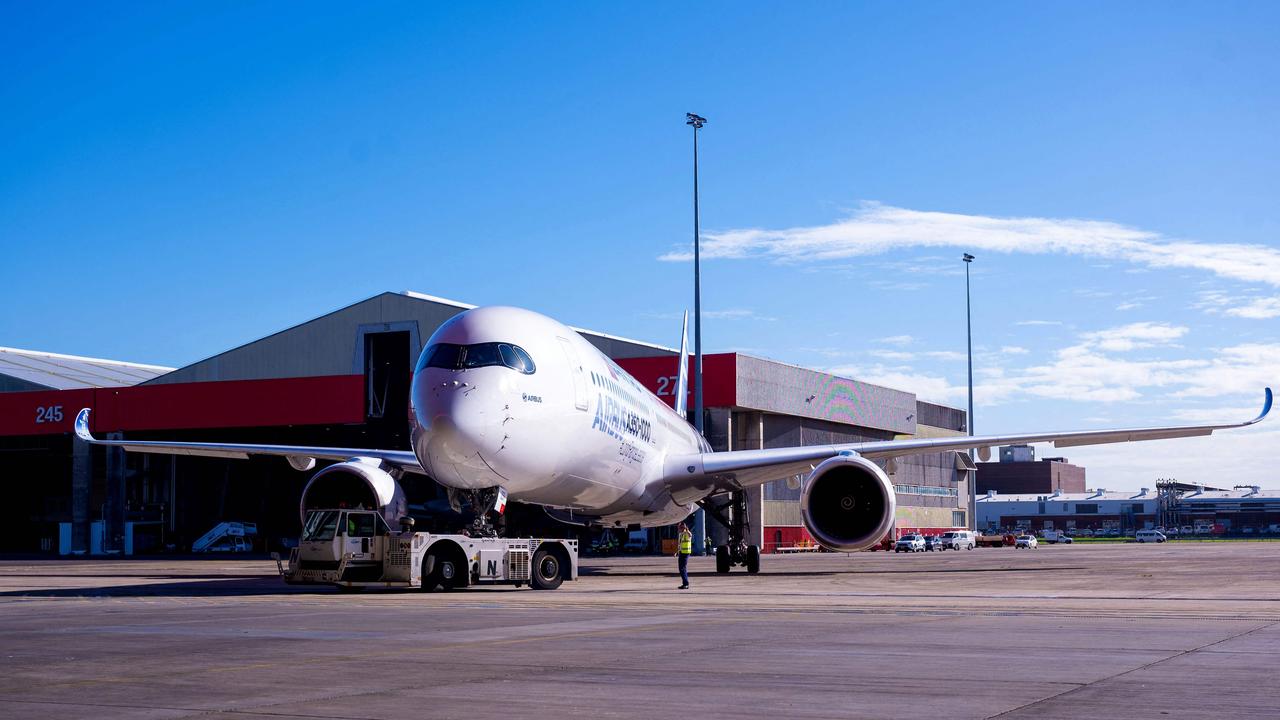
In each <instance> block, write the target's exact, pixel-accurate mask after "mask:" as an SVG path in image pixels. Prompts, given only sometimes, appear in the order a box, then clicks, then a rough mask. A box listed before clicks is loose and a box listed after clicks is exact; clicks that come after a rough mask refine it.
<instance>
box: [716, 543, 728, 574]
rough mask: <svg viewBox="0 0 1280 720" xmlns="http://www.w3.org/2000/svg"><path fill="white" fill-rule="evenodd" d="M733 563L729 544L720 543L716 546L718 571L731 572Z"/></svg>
mask: <svg viewBox="0 0 1280 720" xmlns="http://www.w3.org/2000/svg"><path fill="white" fill-rule="evenodd" d="M731 564H732V563H731V562H730V561H729V546H728V545H720V546H718V547H716V572H718V573H720V574H721V575H723V574H725V573H727V572H729V567H730V565H731Z"/></svg>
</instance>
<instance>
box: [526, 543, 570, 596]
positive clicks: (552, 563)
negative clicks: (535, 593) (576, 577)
mask: <svg viewBox="0 0 1280 720" xmlns="http://www.w3.org/2000/svg"><path fill="white" fill-rule="evenodd" d="M532 570H533V578H532V583H530V584H531V585H532V586H533V589H534V590H555V589H556V588H558V587H560V583H562V582H564V576H563V575H561V573H560V558H559V557H558V556H557V555H556V554H555V553H553V552H549V551H547V550H539V551H538V552H536V553H534V554H533V568H532Z"/></svg>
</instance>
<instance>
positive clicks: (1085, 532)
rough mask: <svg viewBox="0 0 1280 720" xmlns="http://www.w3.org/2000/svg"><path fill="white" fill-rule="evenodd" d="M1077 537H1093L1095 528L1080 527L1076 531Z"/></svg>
mask: <svg viewBox="0 0 1280 720" xmlns="http://www.w3.org/2000/svg"><path fill="white" fill-rule="evenodd" d="M1075 536H1076V537H1093V530H1091V529H1089V528H1080V529H1079V530H1076V532H1075Z"/></svg>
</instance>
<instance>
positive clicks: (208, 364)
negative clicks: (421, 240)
mask: <svg viewBox="0 0 1280 720" xmlns="http://www.w3.org/2000/svg"><path fill="white" fill-rule="evenodd" d="M471 307H473V306H471V305H467V304H464V303H459V302H455V301H451V300H445V299H442V298H437V297H432V296H429V295H422V294H419V293H413V292H403V293H391V292H387V293H382V294H380V295H376V296H374V297H371V298H368V299H366V300H362V301H360V302H357V303H354V304H352V305H349V306H347V307H344V308H341V309H339V310H336V311H334V312H331V313H328V314H326V315H322V316H320V317H317V318H314V319H311V320H308V321H306V322H303V323H300V324H298V325H296V326H293V327H290V328H288V329H285V330H282V331H280V332H277V333H274V334H272V335H269V336H267V337H264V338H261V339H258V340H255V341H253V342H250V343H247V344H245V345H242V346H240V347H237V348H233V349H230V350H227V351H226V352H223V353H220V354H218V355H214V356H213V357H209V358H206V359H204V360H201V361H199V362H195V363H192V364H191V365H188V366H186V367H182V368H177V369H171V368H162V367H157V366H149V365H140V364H136V363H127V362H115V361H104V360H94V359H90V358H78V357H70V356H64V355H53V354H49V353H37V352H30V351H8V350H4V351H0V455H2V456H3V458H4V465H3V467H4V471H3V473H4V474H3V476H4V478H5V480H6V489H7V490H8V491H9V493H10V496H11V497H14V499H16V500H17V501H18V503H19V504H20V505H21V506H23V507H27V508H30V509H31V510H30V512H29V513H27V514H26V515H27V516H26V518H23V517H22V515H21V514H20V515H19V520H18V523H19V527H18V528H16V529H17V530H18V532H13V533H8V534H6V535H4V536H3V538H2V539H0V551H7V552H40V551H43V552H51V553H52V552H58V551H59V550H61V551H63V552H73V553H81V552H89V553H97V552H130V551H131V552H139V553H142V552H154V551H163V550H175V551H183V550H186V549H188V548H189V547H190V546H191V543H192V542H193V541H194V540H195V539H196V538H198V537H199V536H200V535H201V534H203V533H204V532H205V531H206V530H208V529H209V528H211V527H213V526H214V525H216V524H218V523H219V522H222V521H243V522H253V523H256V524H257V526H258V541H257V547H258V549H275V548H277V547H279V546H280V544H281V543H282V542H284V541H287V540H288V539H292V538H296V537H297V535H298V533H299V530H300V527H299V519H298V501H299V497H300V494H301V491H302V488H303V486H304V484H305V483H306V481H307V479H308V478H309V477H310V475H311V473H310V472H298V471H295V470H293V469H292V468H290V467H289V465H288V463H287V462H286V461H285V460H283V459H279V458H254V459H250V460H236V459H224V458H209V457H191V456H177V455H147V454H142V453H123V452H122V451H120V450H118V449H115V448H102V447H89V446H87V445H85V444H84V443H81V442H79V441H78V440H75V439H74V435H73V434H72V424H73V421H74V418H75V414H76V412H77V411H78V410H79V409H80V408H82V407H88V408H92V410H93V413H92V429H93V431H94V432H95V433H96V434H99V435H103V436H108V437H113V438H127V439H134V440H148V439H165V440H177V441H181V440H190V441H196V440H199V441H212V442H219V441H222V442H246V443H278V444H292V445H321V446H329V447H367V448H397V449H399V448H407V447H408V442H409V438H408V421H407V417H408V395H409V384H410V380H411V377H412V375H411V373H412V369H413V367H414V362H415V360H416V359H417V356H418V354H419V353H420V352H421V350H422V347H423V345H424V344H425V342H426V341H427V339H428V338H429V337H430V336H431V334H432V333H433V332H434V331H435V329H436V328H437V327H439V326H440V325H441V324H442V323H444V322H445V321H446V320H448V319H449V318H451V317H453V316H454V315H456V314H458V313H460V312H463V311H464V310H467V309H469V308H471ZM578 332H579V333H580V334H581V335H582V336H583V337H584V338H586V339H587V340H588V341H589V342H591V343H592V344H593V345H595V346H596V347H597V348H599V349H600V350H601V351H602V352H603V353H605V354H606V355H608V356H609V357H611V358H613V359H614V360H615V361H616V362H617V363H618V364H619V365H620V366H622V367H623V368H624V369H625V370H627V372H629V373H631V374H632V375H633V376H635V378H636V379H637V380H638V381H640V382H641V383H642V384H643V385H644V386H645V387H647V388H648V389H650V390H651V391H652V392H654V393H655V394H656V395H658V396H659V397H661V398H663V399H664V400H667V401H668V402H669V403H670V402H672V398H671V391H672V389H673V388H674V381H673V379H674V377H675V376H676V374H677V373H676V363H677V362H678V352H677V351H676V350H674V349H672V348H668V347H663V346H660V345H654V344H650V343H645V342H640V341H636V340H628V339H625V338H619V337H615V336H612V335H608V334H605V333H601V332H594V331H590V330H578ZM703 367H704V371H703V372H704V405H705V406H706V411H705V413H706V414H705V427H706V434H707V438H708V440H709V441H710V443H711V445H712V447H713V448H715V449H716V450H730V449H732V450H741V449H753V448H771V447H783V446H792V445H815V444H828V443H839V442H859V441H866V440H886V439H894V438H906V437H941V436H948V435H962V434H964V433H965V428H966V426H965V413H964V411H962V410H960V409H957V408H951V407H946V406H943V405H937V404H932V403H927V402H923V401H920V400H919V399H917V398H916V396H915V395H914V394H913V393H911V392H910V391H909V389H891V388H885V387H881V386H877V385H872V384H869V383H864V382H860V381H857V380H854V379H849V378H842V377H837V376H834V375H830V374H827V373H823V372H820V371H816V370H810V369H806V368H802V367H797V366H794V365H788V364H785V363H779V362H775V361H772V360H767V359H764V358H759V357H754V356H751V355H747V354H744V353H720V354H712V355H706V356H704V360H703ZM690 404H691V405H692V403H690ZM882 465H883V462H882ZM885 470H886V472H887V473H888V474H889V477H890V480H891V481H892V482H893V484H894V486H895V489H896V491H897V496H898V507H897V522H896V526H897V527H896V530H897V532H905V531H907V530H917V529H921V530H926V531H931V530H941V529H946V528H952V527H968V526H971V522H972V517H971V515H970V511H969V508H970V503H971V500H972V492H973V490H972V489H973V470H972V465H971V464H970V463H969V462H968V457H967V455H965V454H963V453H956V452H944V453H935V454H931V455H919V456H911V457H906V458H899V459H898V460H896V461H894V462H890V463H888V465H887V466H885ZM403 484H404V486H405V491H406V493H407V495H408V499H409V503H410V508H411V509H412V510H414V511H415V512H417V513H422V514H426V515H430V514H432V513H447V512H448V508H447V503H445V502H443V500H442V496H443V493H440V492H438V488H437V487H436V486H435V484H434V483H433V482H431V481H430V480H429V479H426V478H422V477H420V476H413V475H408V476H406V477H405V479H404V480H403ZM801 492H802V486H801V483H800V482H799V481H797V480H796V479H790V480H779V481H775V482H772V483H769V484H766V485H764V486H761V487H757V488H754V489H753V490H750V491H748V515H749V518H750V534H749V536H748V542H750V543H753V544H758V545H760V546H761V548H762V549H763V550H764V551H765V552H769V551H772V550H775V549H777V548H779V547H783V548H787V547H792V546H796V545H803V544H805V543H806V542H807V541H809V540H810V538H809V537H808V534H807V532H806V531H805V529H804V528H803V527H802V524H801V520H800V497H801ZM509 513H510V516H511V517H510V521H511V522H514V523H516V524H517V527H526V526H527V527H528V528H529V529H530V531H533V530H535V529H536V531H538V532H544V533H553V532H554V533H557V534H559V535H562V536H567V535H573V534H576V533H579V532H581V529H580V528H575V527H573V526H569V525H561V524H559V523H556V522H554V521H552V520H550V519H549V518H548V517H547V516H546V515H545V514H544V513H542V512H541V511H540V510H539V509H537V508H523V509H515V510H513V511H509ZM713 524H714V523H712V522H710V521H708V525H709V526H712V525H713ZM712 533H713V535H714V534H715V532H714V528H712Z"/></svg>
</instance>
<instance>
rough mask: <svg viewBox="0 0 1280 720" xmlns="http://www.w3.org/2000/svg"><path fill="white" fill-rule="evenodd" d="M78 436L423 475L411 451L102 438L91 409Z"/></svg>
mask: <svg viewBox="0 0 1280 720" xmlns="http://www.w3.org/2000/svg"><path fill="white" fill-rule="evenodd" d="M76 436H77V437H79V438H80V439H81V440H83V441H85V442H87V443H90V444H93V445H107V446H111V447H118V448H124V449H125V450H132V451H137V452H148V453H160V454H164V455H198V456H202V457H221V458H236V459H240V460H245V459H248V458H249V457H250V456H252V455H275V456H279V457H284V458H287V459H288V460H289V464H290V465H292V466H293V467H294V468H296V469H298V470H307V469H310V467H311V465H312V461H313V460H350V459H352V458H357V457H363V458H377V459H378V460H382V461H384V462H386V463H387V464H389V465H394V466H396V467H398V468H400V469H402V470H405V471H407V472H413V473H419V474H422V473H423V470H422V466H421V465H419V464H418V458H417V457H415V456H414V454H413V453H412V452H410V451H408V450H372V449H367V448H331V447H308V446H306V445H243V444H237V443H197V442H165V441H152V440H101V439H98V438H95V437H94V436H93V435H92V434H91V433H90V432H89V408H85V409H83V410H81V411H80V414H78V415H76Z"/></svg>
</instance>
